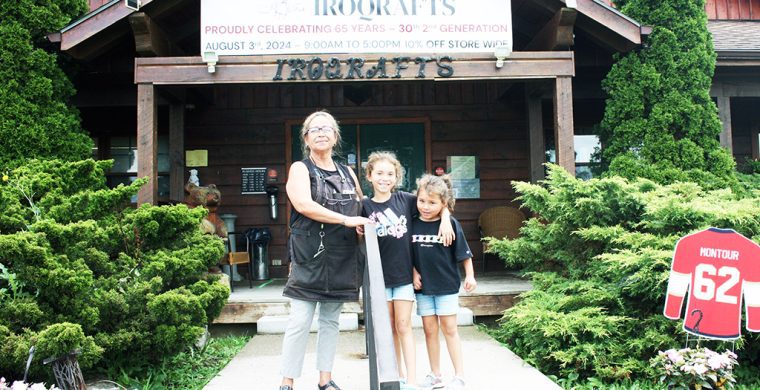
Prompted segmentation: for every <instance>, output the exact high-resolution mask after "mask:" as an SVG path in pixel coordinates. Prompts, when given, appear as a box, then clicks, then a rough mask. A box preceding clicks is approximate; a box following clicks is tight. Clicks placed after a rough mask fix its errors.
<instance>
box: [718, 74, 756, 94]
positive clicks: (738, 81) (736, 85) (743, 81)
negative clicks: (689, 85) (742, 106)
mask: <svg viewBox="0 0 760 390" xmlns="http://www.w3.org/2000/svg"><path fill="white" fill-rule="evenodd" d="M710 96H713V97H718V96H730V97H760V81H754V80H752V76H750V75H747V76H740V77H732V78H716V80H714V81H713V83H712V87H710Z"/></svg>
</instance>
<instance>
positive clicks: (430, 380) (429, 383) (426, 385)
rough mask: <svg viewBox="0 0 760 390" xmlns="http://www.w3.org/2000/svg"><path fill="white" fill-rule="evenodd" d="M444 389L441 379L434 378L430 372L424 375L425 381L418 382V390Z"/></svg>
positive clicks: (438, 377)
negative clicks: (419, 389)
mask: <svg viewBox="0 0 760 390" xmlns="http://www.w3.org/2000/svg"><path fill="white" fill-rule="evenodd" d="M443 387H444V384H443V378H441V377H440V376H436V375H435V374H433V373H432V372H431V373H430V374H427V375H425V379H423V380H422V382H420V388H421V389H424V390H430V389H442V388H443Z"/></svg>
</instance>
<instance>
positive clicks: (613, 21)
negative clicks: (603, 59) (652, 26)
mask: <svg viewBox="0 0 760 390" xmlns="http://www.w3.org/2000/svg"><path fill="white" fill-rule="evenodd" d="M576 9H577V10H578V13H579V14H580V15H583V17H582V18H579V20H578V21H579V24H578V27H581V26H582V27H583V28H584V29H585V30H587V31H588V32H589V33H590V34H591V35H592V36H594V37H595V38H598V39H600V40H602V41H603V42H604V43H606V44H607V45H609V46H611V47H613V48H615V49H616V50H618V51H623V52H626V51H629V50H631V49H633V48H635V47H636V46H639V45H641V31H642V30H641V25H640V24H638V23H637V22H636V21H634V20H633V19H631V18H629V17H627V16H625V15H623V14H622V13H620V12H618V11H616V10H615V9H614V8H612V7H609V6H605V5H603V4H599V2H598V1H595V0H577V5H576ZM591 22H593V23H591Z"/></svg>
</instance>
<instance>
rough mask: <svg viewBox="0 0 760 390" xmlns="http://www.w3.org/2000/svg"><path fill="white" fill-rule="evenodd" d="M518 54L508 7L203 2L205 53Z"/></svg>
mask: <svg viewBox="0 0 760 390" xmlns="http://www.w3.org/2000/svg"><path fill="white" fill-rule="evenodd" d="M496 47H506V48H507V49H508V50H510V51H511V48H512V12H511V2H510V1H509V0H288V1H283V0H259V1H250V0H202V1H201V52H202V53H203V52H215V53H216V54H217V55H219V56H224V55H267V54H273V55H279V54H337V53H351V54H354V53H388V52H392V53H416V54H426V53H446V54H454V53H483V52H489V51H493V50H494V49H495V48H496Z"/></svg>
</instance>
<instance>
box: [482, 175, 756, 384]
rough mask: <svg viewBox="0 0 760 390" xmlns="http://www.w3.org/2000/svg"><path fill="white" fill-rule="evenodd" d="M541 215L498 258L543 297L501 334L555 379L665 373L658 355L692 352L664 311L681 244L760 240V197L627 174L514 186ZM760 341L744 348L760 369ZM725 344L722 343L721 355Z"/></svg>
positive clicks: (517, 309) (529, 298)
mask: <svg viewBox="0 0 760 390" xmlns="http://www.w3.org/2000/svg"><path fill="white" fill-rule="evenodd" d="M514 187H515V189H516V190H517V192H518V193H520V197H519V199H520V201H522V203H523V205H524V206H525V207H527V208H529V209H530V210H531V211H532V212H533V213H535V214H536V215H537V216H536V217H535V218H532V219H530V220H528V221H527V222H526V223H525V225H524V226H523V227H522V229H521V237H519V238H517V239H514V240H495V239H491V240H490V242H491V245H490V246H489V248H490V251H492V252H493V253H496V254H498V255H499V256H500V257H501V258H503V259H504V260H505V262H507V263H508V264H510V265H512V266H520V267H523V269H524V270H525V272H526V273H527V275H528V276H530V278H531V279H532V281H533V290H532V291H530V292H527V293H525V294H523V295H522V299H521V300H520V302H519V303H518V304H517V305H515V306H514V307H512V308H511V309H509V310H507V311H506V312H505V314H504V317H503V318H502V320H501V324H500V327H499V329H498V330H496V331H495V332H494V333H495V335H496V337H497V338H498V339H499V340H501V341H503V342H504V343H506V344H507V345H509V347H510V348H511V349H512V350H513V351H514V352H515V353H516V354H518V355H519V356H520V357H522V358H523V359H525V360H526V361H528V362H530V363H532V364H534V365H535V366H536V367H538V368H539V369H540V370H541V371H542V372H544V373H546V374H551V375H556V376H559V377H564V378H569V377H570V376H571V375H579V376H580V377H581V378H592V377H593V378H597V379H599V380H604V381H607V382H610V381H618V380H623V379H639V378H648V379H649V380H650V381H652V382H655V381H657V379H658V374H657V373H654V372H652V369H651V367H649V363H648V362H649V359H650V358H651V357H652V356H654V355H656V353H657V351H658V350H665V349H669V348H673V347H679V346H681V345H683V342H684V339H685V334H684V333H683V331H682V330H681V322H680V321H672V320H669V319H666V318H665V317H664V316H663V315H662V310H663V304H664V301H665V292H666V289H667V282H668V276H669V273H670V263H671V259H672V256H673V248H674V246H675V243H676V241H677V240H678V239H679V238H680V237H682V236H684V235H686V234H689V233H692V232H694V231H697V230H701V229H704V228H706V227H709V226H715V227H721V228H732V229H734V230H736V231H738V232H739V233H741V234H743V235H745V236H747V237H750V238H752V239H753V240H754V241H755V242H759V241H760V196H757V193H756V192H755V195H754V196H753V195H749V194H747V193H745V194H737V193H735V192H733V191H732V190H704V189H702V188H701V187H700V186H699V185H697V184H694V183H676V184H671V185H666V186H662V185H658V184H654V183H653V182H652V181H649V180H646V179H639V180H636V181H626V180H624V179H621V178H619V177H609V178H603V179H591V180H588V181H581V180H577V179H575V178H573V177H572V176H570V175H569V174H568V173H567V172H565V171H564V170H563V169H561V168H559V167H557V166H554V165H552V166H550V167H549V175H548V178H547V180H546V181H545V182H544V186H541V185H533V184H528V183H514ZM758 341H760V337H758V335H757V334H753V335H748V336H744V338H743V339H741V340H740V341H739V342H738V343H737V345H738V346H739V348H741V350H739V351H738V354H739V357H740V363H741V364H743V365H749V366H757V364H758V362H760V356H758V355H759V354H758V349H760V343H758ZM717 347H718V346H713V348H714V349H715V348H717Z"/></svg>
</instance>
